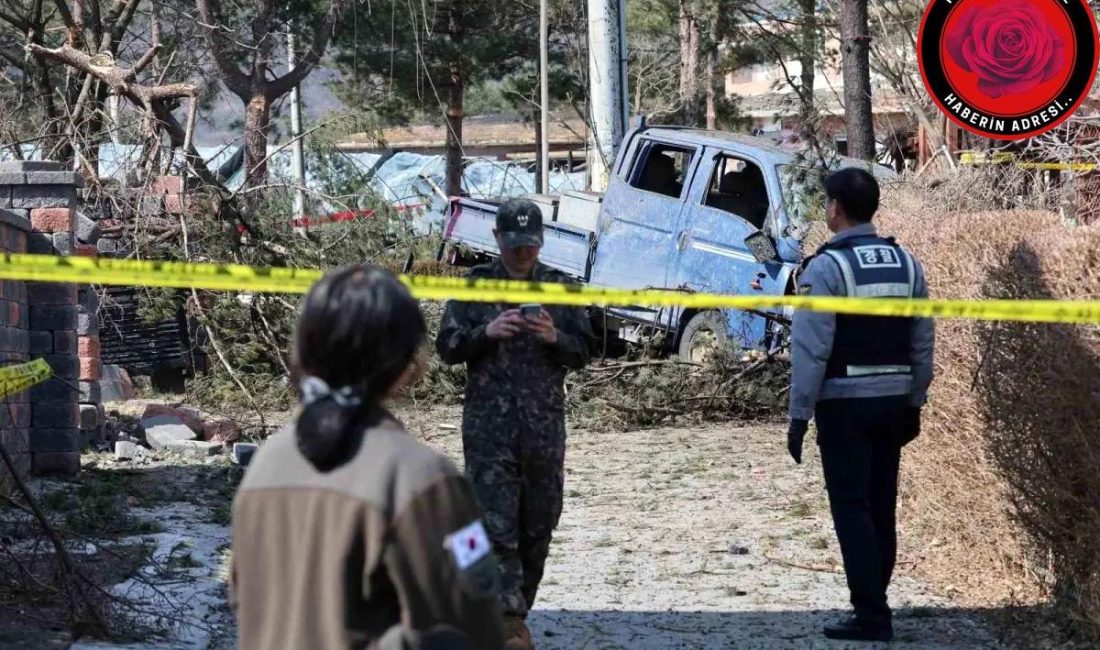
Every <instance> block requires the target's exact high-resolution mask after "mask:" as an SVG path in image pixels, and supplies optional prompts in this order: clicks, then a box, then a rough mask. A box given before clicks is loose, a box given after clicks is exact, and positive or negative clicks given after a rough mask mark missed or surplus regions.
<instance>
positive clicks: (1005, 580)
mask: <svg viewBox="0 0 1100 650" xmlns="http://www.w3.org/2000/svg"><path fill="white" fill-rule="evenodd" d="M942 204H943V203H942V201H941V200H940V199H938V198H937V197H935V196H934V195H932V196H930V195H929V194H928V193H927V192H921V191H918V190H915V189H914V188H913V187H910V188H909V189H907V190H906V189H902V190H897V191H891V192H888V193H887V194H886V196H885V200H884V206H883V210H882V214H881V216H880V218H879V220H878V221H879V223H880V230H881V231H882V232H883V233H884V234H892V235H896V236H897V237H898V240H899V242H901V243H902V244H904V245H905V246H906V247H908V248H909V249H910V250H912V251H913V252H914V253H915V254H916V255H917V256H918V257H919V258H920V260H921V261H922V263H923V265H924V267H925V271H926V273H927V276H928V282H929V286H930V290H931V292H932V294H933V296H934V297H941V298H964V299H992V298H1019V299H1026V298H1032V299H1044V298H1058V299H1086V298H1089V299H1093V300H1095V299H1097V298H1098V297H1100V253H1098V251H1100V227H1096V226H1091V227H1083V228H1078V229H1073V230H1071V229H1067V228H1066V227H1065V226H1064V225H1063V224H1062V222H1061V220H1060V219H1059V218H1058V216H1057V215H1055V214H1054V213H1052V212H1038V211H1011V212H1010V211H1003V212H978V213H970V214H966V213H960V212H947V211H945V210H943V209H942V207H940V206H941V205H942ZM936 336H937V347H936V359H935V364H936V379H935V381H934V383H933V386H932V390H931V394H930V403H929V406H928V407H927V408H926V409H925V423H924V432H923V435H922V437H921V438H920V439H918V440H917V441H916V442H915V443H913V445H911V446H910V447H909V448H908V449H907V451H906V454H905V455H906V462H905V463H904V468H903V474H904V475H903V479H902V481H903V486H902V489H903V500H902V506H901V509H902V513H901V516H902V526H903V538H905V539H906V540H910V541H913V540H916V541H917V542H918V544H919V547H918V548H914V549H911V552H912V553H913V554H914V555H915V556H916V557H914V558H913V559H914V560H916V566H917V570H918V571H919V572H922V573H924V574H926V575H928V576H929V577H931V578H933V579H935V580H936V582H938V583H939V584H940V585H941V586H945V587H946V586H949V587H952V588H953V589H954V590H957V591H959V592H960V593H961V594H962V595H964V596H965V597H966V598H967V599H968V600H969V601H971V602H972V603H974V604H986V605H992V604H1004V603H1017V604H1020V603H1023V604H1032V603H1037V602H1041V601H1043V600H1045V599H1046V598H1048V597H1053V599H1054V600H1055V601H1056V602H1057V603H1058V604H1060V605H1065V606H1067V611H1068V612H1069V613H1070V614H1071V615H1072V616H1073V617H1074V618H1075V619H1076V620H1077V621H1078V622H1079V623H1080V624H1079V625H1076V626H1072V627H1074V628H1076V630H1073V631H1076V632H1080V633H1083V634H1084V635H1086V636H1093V638H1095V636H1097V635H1100V553H1097V552H1096V546H1095V544H1096V540H1097V539H1098V538H1100V471H1098V469H1097V468H1098V467H1100V462H1098V461H1100V435H1097V434H1098V433H1100V432H1098V431H1097V423H1098V422H1100V327H1098V326H1095V325H1068V324H1032V323H1008V322H999V323H982V322H973V321H959V320H940V321H937V329H936ZM906 533H909V534H906Z"/></svg>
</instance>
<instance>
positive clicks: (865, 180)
mask: <svg viewBox="0 0 1100 650" xmlns="http://www.w3.org/2000/svg"><path fill="white" fill-rule="evenodd" d="M825 195H826V196H827V197H829V198H830V199H833V200H834V201H836V202H837V203H839V204H840V207H841V208H843V209H844V216H845V217H847V218H848V219H849V220H850V221H854V222H855V223H868V222H869V221H871V217H874V216H875V212H878V200H879V190H878V181H877V180H875V177H874V176H872V175H871V173H870V172H868V171H867V170H866V169H860V168H858V167H847V168H845V169H841V170H840V171H837V172H833V173H832V174H829V177H828V178H827V179H825Z"/></svg>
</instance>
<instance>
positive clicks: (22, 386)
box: [0, 359, 53, 397]
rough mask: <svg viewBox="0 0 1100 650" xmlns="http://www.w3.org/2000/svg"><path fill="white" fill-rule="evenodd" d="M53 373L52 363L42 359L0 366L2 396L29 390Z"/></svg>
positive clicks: (0, 393) (0, 391)
mask: <svg viewBox="0 0 1100 650" xmlns="http://www.w3.org/2000/svg"><path fill="white" fill-rule="evenodd" d="M51 375H53V369H52V368H50V364H48V363H46V362H45V361H44V360H42V359H35V360H34V361H30V362H27V363H20V364H17V365H14V366H8V367H6V368H0V397H7V396H8V395H11V394H13V393H18V392H20V391H24V390H27V389H28V388H30V387H31V386H37V385H38V384H40V383H42V382H44V381H46V380H47V379H49V378H50V376H51Z"/></svg>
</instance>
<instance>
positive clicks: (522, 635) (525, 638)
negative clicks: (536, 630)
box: [504, 614, 535, 650]
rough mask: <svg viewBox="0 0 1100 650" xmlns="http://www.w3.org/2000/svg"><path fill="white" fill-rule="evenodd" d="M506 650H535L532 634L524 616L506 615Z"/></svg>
mask: <svg viewBox="0 0 1100 650" xmlns="http://www.w3.org/2000/svg"><path fill="white" fill-rule="evenodd" d="M504 639H505V641H504V650H535V645H534V643H532V642H531V632H530V630H528V629H527V623H526V622H524V620H523V617H522V616H518V615H516V614H505V615H504Z"/></svg>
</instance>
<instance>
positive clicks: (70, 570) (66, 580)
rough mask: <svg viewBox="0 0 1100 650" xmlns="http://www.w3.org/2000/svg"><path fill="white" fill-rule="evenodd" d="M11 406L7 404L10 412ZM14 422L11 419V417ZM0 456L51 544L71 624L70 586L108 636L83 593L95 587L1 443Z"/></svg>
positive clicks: (74, 614)
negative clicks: (84, 584) (66, 547)
mask: <svg viewBox="0 0 1100 650" xmlns="http://www.w3.org/2000/svg"><path fill="white" fill-rule="evenodd" d="M10 408H11V405H10V404H9V409H10ZM12 419H13V420H14V416H12ZM0 457H2V458H3V460H4V465H5V466H6V467H7V469H8V473H9V474H10V475H11V478H12V481H13V482H14V483H15V486H16V487H17V488H18V489H19V493H20V494H22V495H23V498H24V499H25V500H26V501H27V505H28V506H29V507H30V509H31V512H33V513H34V518H35V519H37V520H38V523H39V525H40V526H42V530H43V531H44V532H45V533H46V536H47V537H48V538H49V540H50V544H52V545H53V548H54V552H55V553H56V554H57V560H58V568H59V569H60V572H61V581H62V584H63V585H65V588H66V589H65V590H66V593H67V595H68V596H69V604H70V615H71V616H72V617H73V620H72V623H74V624H76V623H77V622H78V621H77V611H76V604H75V603H74V602H73V600H72V599H73V591H70V590H69V587H72V589H73V590H74V591H75V592H76V595H77V596H78V597H79V598H80V599H81V600H83V601H84V607H85V608H86V609H87V612H88V614H89V615H90V616H91V617H92V622H93V623H95V625H96V626H97V627H98V628H99V630H100V631H101V632H104V633H108V632H109V631H110V628H108V627H107V623H106V621H105V620H104V619H103V614H102V613H101V612H100V611H99V607H97V605H96V602H95V601H94V600H92V598H91V597H90V596H89V595H88V593H87V592H85V591H84V587H83V583H84V582H87V583H88V584H94V583H92V582H91V581H90V580H88V578H87V577H85V576H84V574H82V573H81V572H80V571H79V570H78V569H77V567H76V565H75V564H74V563H73V558H72V556H71V555H69V552H68V551H67V550H65V544H64V542H62V541H61V538H60V537H59V536H58V534H57V531H56V530H54V528H53V525H51V524H50V520H49V519H48V518H47V517H46V513H44V512H42V507H41V506H39V505H38V500H37V499H35V498H34V493H33V492H31V490H30V488H29V487H28V486H27V483H26V481H24V480H23V477H22V476H20V475H19V470H18V469H17V468H16V466H15V461H14V460H12V457H11V454H10V453H9V452H8V448H7V446H6V445H5V444H4V443H3V442H0Z"/></svg>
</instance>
